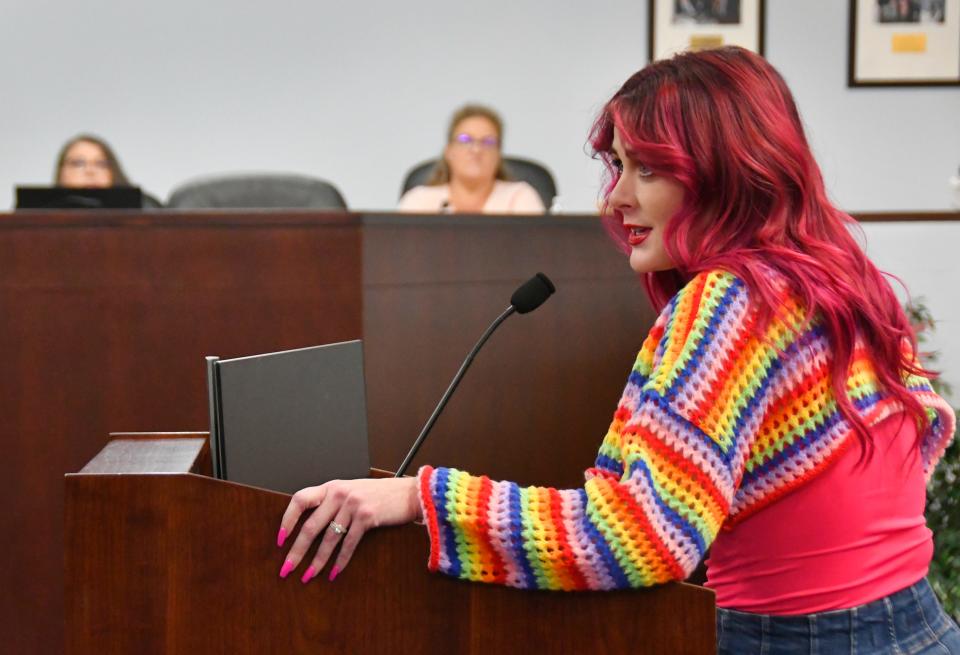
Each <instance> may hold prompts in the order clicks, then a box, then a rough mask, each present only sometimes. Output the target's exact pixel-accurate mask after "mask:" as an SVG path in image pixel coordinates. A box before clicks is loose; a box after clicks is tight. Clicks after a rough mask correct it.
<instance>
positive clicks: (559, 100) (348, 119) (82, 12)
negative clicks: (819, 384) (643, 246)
mask: <svg viewBox="0 0 960 655" xmlns="http://www.w3.org/2000/svg"><path fill="white" fill-rule="evenodd" d="M847 4H848V3H847V2H845V1H841V0H808V1H807V2H803V3H800V2H795V1H793V0H768V2H767V15H768V17H767V33H766V36H767V56H768V58H769V59H770V61H771V62H772V63H773V64H774V65H775V66H777V67H778V68H779V69H780V71H781V72H782V73H783V74H784V76H785V77H786V79H787V81H788V82H789V83H790V85H791V86H792V88H793V89H794V91H795V94H796V96H797V100H798V103H799V105H800V109H801V113H802V114H803V116H804V119H805V122H806V124H807V126H808V130H809V136H810V139H811V142H812V144H813V147H814V149H815V151H816V152H817V155H818V158H819V160H820V162H821V164H822V166H823V169H824V174H825V177H826V179H827V181H828V187H829V189H830V191H831V194H832V196H833V197H834V199H835V201H836V202H837V204H839V205H840V206H841V207H843V208H844V209H846V210H848V211H867V210H898V209H900V210H915V209H916V210H921V209H945V208H947V207H948V206H949V193H948V188H947V184H946V179H947V178H948V177H949V176H950V175H951V174H952V173H953V172H955V171H956V169H957V167H958V166H960V89H958V88H939V89H938V88H917V89H848V88H847V87H846V52H847V29H848V28H847V13H846V12H847ZM646 7H647V4H646V2H644V1H643V0H598V1H597V2H592V3H587V2H572V1H558V2H552V3H545V2H532V1H530V0H527V1H524V0H485V2H483V3H471V4H469V5H466V4H464V3H456V2H451V1H449V0H408V1H407V2H395V1H393V0H368V1H367V2H357V3H348V2H337V3H334V2H317V1H313V2H307V1H300V0H272V1H271V2H265V1H263V0H257V1H255V2H254V1H250V0H231V1H229V2H228V1H227V0H204V1H203V2H188V1H187V0H165V1H164V2H136V1H135V0H86V1H85V2H82V3H73V2H54V1H52V0H2V5H0V9H2V13H0V88H2V89H3V101H2V102H0V143H2V144H3V147H2V151H0V152H2V154H0V207H4V206H10V204H11V203H12V194H11V189H12V186H13V185H14V184H17V183H38V184H43V183H47V182H48V181H49V180H50V176H51V174H52V167H53V159H54V156H55V153H56V151H57V150H58V148H59V146H60V145H61V144H62V143H63V141H65V140H66V139H67V138H68V137H70V136H71V135H73V134H75V133H77V132H80V131H93V132H96V133H99V134H101V135H103V136H105V137H106V138H107V139H108V141H110V142H111V143H112V144H113V145H114V146H115V148H116V150H117V151H118V153H119V154H120V157H121V159H122V162H123V164H124V166H125V168H126V169H127V171H128V173H129V174H130V176H131V178H132V179H133V180H134V181H136V182H138V183H139V184H141V185H142V186H144V187H145V188H146V189H147V190H149V191H151V192H153V193H154V194H156V195H159V196H161V197H166V195H167V194H168V193H169V191H170V190H171V188H173V187H174V186H175V185H177V184H178V183H180V182H181V181H183V180H185V179H187V178H190V177H192V176H196V175H202V174H207V173H210V172H217V171H228V170H283V171H294V172H303V173H309V174H315V175H319V176H321V177H327V178H329V179H331V180H332V181H334V182H335V183H336V184H337V185H338V186H340V188H341V189H342V191H343V192H344V194H345V196H346V198H347V201H348V202H349V204H350V205H351V206H352V207H355V208H361V209H362V208H367V209H376V208H385V207H392V206H393V205H394V204H395V202H396V198H397V192H398V190H399V185H400V182H401V178H402V176H403V173H404V172H405V171H406V170H407V168H408V167H409V166H410V165H411V164H413V163H415V162H417V161H419V160H421V159H424V158H427V157H431V156H434V155H435V153H437V152H438V151H439V149H440V147H441V145H442V141H443V132H444V128H445V123H446V120H447V117H448V115H449V113H450V111H451V110H452V109H453V108H454V107H455V106H457V105H458V104H460V103H462V102H464V101H467V100H479V101H483V102H487V103H490V104H492V105H493V106H495V107H496V108H498V109H499V110H500V111H501V112H502V113H503V115H504V116H505V117H506V120H507V137H506V146H507V150H508V151H509V152H513V153H519V154H523V155H527V156H531V157H534V158H537V159H540V160H542V161H544V162H546V163H547V164H548V165H549V166H550V167H551V168H552V169H553V171H554V173H555V175H556V177H557V181H558V184H559V187H560V190H561V194H562V196H563V206H564V208H565V209H567V210H581V211H582V210H587V211H589V210H591V209H593V207H594V206H595V201H596V197H597V182H598V178H599V174H600V169H599V165H597V164H596V163H595V162H592V161H591V160H590V159H589V158H588V157H587V156H586V155H585V154H584V145H585V140H586V135H587V131H588V129H589V126H590V124H591V121H592V119H593V118H594V116H595V115H596V112H597V111H598V110H599V108H600V107H601V105H602V103H603V101H604V100H605V99H606V98H607V97H608V96H609V95H610V94H611V93H612V92H613V91H615V90H616V88H617V87H618V86H619V84H620V83H621V82H622V81H623V80H624V79H625V78H626V77H627V76H628V75H629V74H630V73H632V72H633V71H634V70H636V69H638V68H639V67H641V66H642V65H643V64H644V63H645V61H646V47H647V46H646V34H647V31H646V30H647V25H646ZM867 232H868V237H869V238H870V240H871V243H870V244H869V251H870V252H871V254H872V255H873V256H875V257H876V259H877V260H878V262H879V263H880V264H881V267H883V268H885V269H887V270H890V271H891V272H893V273H897V274H899V275H901V276H903V277H904V279H905V280H906V281H907V282H908V283H909V284H910V285H911V290H912V291H913V292H914V293H915V294H917V295H923V296H926V297H927V298H928V300H929V301H930V306H931V309H932V310H933V312H934V315H935V316H936V317H937V318H938V319H941V320H942V321H944V325H943V327H942V328H941V332H940V337H939V341H938V344H942V349H943V350H945V351H947V352H945V355H944V361H943V367H944V368H946V369H948V370H952V371H960V337H953V338H952V339H951V337H950V335H949V332H950V331H953V332H954V333H957V330H956V329H955V327H956V326H957V325H958V320H960V317H958V316H957V308H956V305H955V303H954V302H953V298H954V295H955V292H954V290H955V289H957V288H958V284H960V280H958V279H957V277H958V274H957V270H958V267H957V265H956V254H955V249H956V246H954V245H953V244H957V243H958V236H960V235H958V234H957V233H956V228H955V227H951V226H943V225H940V226H939V227H933V226H930V225H929V224H911V225H900V226H897V225H892V226H880V225H877V226H870V227H869V228H868V230H867ZM918 243H923V244H925V245H924V246H923V247H922V248H921V247H920V246H912V247H911V249H910V250H907V249H906V247H905V246H906V244H918ZM927 247H929V248H930V249H931V250H925V248H927ZM948 365H949V367H948ZM948 377H949V376H948ZM952 377H953V379H954V380H957V379H958V377H960V376H958V374H957V373H953V375H952ZM955 385H956V386H958V388H960V384H957V383H956V382H955Z"/></svg>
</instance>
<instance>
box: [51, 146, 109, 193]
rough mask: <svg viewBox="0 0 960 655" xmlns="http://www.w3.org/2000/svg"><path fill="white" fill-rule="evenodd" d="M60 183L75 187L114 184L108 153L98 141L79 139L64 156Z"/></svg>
mask: <svg viewBox="0 0 960 655" xmlns="http://www.w3.org/2000/svg"><path fill="white" fill-rule="evenodd" d="M59 183H60V186H65V187H73V188H78V187H101V188H102V187H109V186H113V173H112V172H111V171H110V162H109V161H108V160H107V154H106V153H105V152H104V151H103V149H101V148H100V146H98V145H97V144H96V143H91V142H90V141H77V142H76V143H74V144H73V145H72V146H70V149H69V150H67V154H66V156H65V157H64V158H63V168H61V169H60V180H59Z"/></svg>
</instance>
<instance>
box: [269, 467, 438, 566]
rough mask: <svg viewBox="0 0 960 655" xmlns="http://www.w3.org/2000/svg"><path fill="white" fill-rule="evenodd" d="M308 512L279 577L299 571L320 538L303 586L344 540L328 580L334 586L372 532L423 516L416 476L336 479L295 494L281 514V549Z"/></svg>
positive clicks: (279, 535) (279, 538) (279, 541)
mask: <svg viewBox="0 0 960 655" xmlns="http://www.w3.org/2000/svg"><path fill="white" fill-rule="evenodd" d="M310 509H313V514H311V515H310V517H309V518H307V519H306V520H305V521H304V522H303V525H302V526H301V528H300V533H299V534H298V535H297V537H296V539H295V540H294V542H293V546H292V547H291V548H290V552H289V553H287V558H286V560H285V561H284V563H283V567H282V568H281V569H280V577H281V578H286V577H287V576H288V575H289V574H290V572H291V571H293V570H294V569H295V568H297V566H299V564H300V562H301V560H303V558H304V556H305V555H306V554H307V551H308V550H309V549H310V545H311V544H313V542H314V541H315V540H316V539H317V538H318V537H322V540H321V541H320V546H319V548H317V554H316V555H315V556H314V558H313V561H311V562H310V566H308V567H307V570H306V571H304V573H303V575H302V576H301V578H300V581H301V582H304V583H306V582H309V581H310V580H311V579H313V578H315V577H316V576H317V575H318V574H319V573H320V571H322V570H323V567H324V566H325V565H326V564H327V561H328V560H329V559H330V556H331V555H332V554H333V551H334V549H335V548H336V546H337V543H338V542H339V541H340V540H341V539H342V540H343V544H342V545H341V546H340V553H339V554H338V555H337V559H336V561H335V562H334V565H333V568H332V569H330V574H329V576H328V579H329V580H330V581H331V582H333V580H334V578H336V577H337V575H338V574H339V573H340V572H341V571H342V570H343V569H344V568H346V566H347V563H348V562H349V561H350V558H351V557H352V556H353V551H354V550H356V548H357V544H358V543H360V539H361V538H362V537H363V535H364V534H365V533H366V532H367V531H368V530H370V529H372V528H377V527H380V526H383V525H402V524H404V523H410V522H412V521H416V520H419V519H420V518H421V516H420V499H419V497H418V496H417V478H386V479H380V480H333V481H331V482H327V483H326V484H322V485H320V486H319V487H307V488H306V489H301V490H300V491H298V492H297V493H295V494H293V498H291V499H290V504H289V505H287V510H286V511H285V512H284V513H283V519H282V520H281V521H280V532H278V533H277V546H283V544H284V543H285V542H286V540H287V537H288V536H290V535H292V534H293V532H294V530H295V529H296V527H297V522H298V521H299V520H300V517H301V516H302V515H303V513H304V512H306V511H307V510H310Z"/></svg>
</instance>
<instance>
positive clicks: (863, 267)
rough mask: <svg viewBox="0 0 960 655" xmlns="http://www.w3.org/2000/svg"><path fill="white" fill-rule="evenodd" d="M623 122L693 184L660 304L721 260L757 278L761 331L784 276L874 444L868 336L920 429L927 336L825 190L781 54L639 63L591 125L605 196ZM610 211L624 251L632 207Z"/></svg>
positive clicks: (667, 240)
mask: <svg viewBox="0 0 960 655" xmlns="http://www.w3.org/2000/svg"><path fill="white" fill-rule="evenodd" d="M614 128H616V129H617V132H618V133H619V135H620V139H621V142H622V143H623V147H624V149H625V150H626V154H628V156H629V157H630V158H631V159H633V160H635V161H639V162H642V163H643V164H644V165H645V166H647V167H648V168H650V169H651V170H652V171H653V172H654V173H655V174H657V175H663V176H667V177H670V178H673V179H675V180H677V181H678V182H679V183H680V184H681V185H683V187H684V199H683V202H682V205H681V208H680V209H679V211H678V212H677V214H675V215H674V216H673V217H672V218H671V220H670V222H669V223H668V225H667V227H666V229H665V230H664V244H665V247H666V249H667V252H668V254H669V255H670V257H671V258H672V259H673V262H674V263H675V265H676V269H675V270H671V271H665V272H657V273H647V274H645V275H644V279H643V282H644V287H645V288H646V291H647V294H648V296H649V297H650V300H651V302H652V304H653V305H654V307H655V308H656V309H657V311H660V310H661V309H662V308H663V307H664V306H665V304H666V303H667V302H668V301H669V299H670V298H671V297H672V296H673V295H674V294H675V293H676V292H677V291H679V290H680V288H681V287H682V286H683V284H685V283H686V282H687V281H689V280H690V279H691V278H692V277H693V276H694V275H696V274H697V273H700V272H702V271H705V270H713V269H722V270H726V271H729V272H731V273H733V274H734V275H736V276H738V277H739V278H741V279H742V280H743V281H744V282H745V283H746V285H747V288H748V289H750V292H751V297H752V298H753V299H754V302H755V303H756V306H757V310H758V317H759V327H760V329H763V327H764V326H765V325H766V324H767V323H768V321H769V320H770V319H771V318H772V317H773V316H774V315H775V313H776V312H777V307H778V305H779V302H778V293H777V288H776V285H775V280H776V279H778V278H779V279H782V280H785V281H786V282H787V283H788V284H789V285H790V287H791V290H792V291H793V292H794V293H796V294H797V296H798V298H799V299H800V300H801V301H802V302H803V303H804V304H805V307H806V309H807V313H808V317H809V319H810V320H813V318H814V317H818V316H819V317H820V318H821V319H822V326H823V329H824V330H825V332H826V334H827V338H828V339H829V341H830V344H831V347H832V349H833V361H832V362H831V375H832V385H833V391H834V395H835V397H836V399H837V403H838V405H839V407H840V410H841V412H842V413H843V415H844V417H845V418H846V419H847V420H848V422H849V423H850V424H851V425H852V426H853V428H854V429H855V431H856V433H857V435H858V438H859V440H860V443H861V444H862V445H863V446H864V448H865V450H864V452H866V450H867V447H868V446H872V442H871V440H870V435H869V432H868V430H867V427H866V426H865V425H864V423H863V420H862V419H861V418H860V416H859V414H858V413H857V412H856V411H855V408H854V407H853V404H852V403H851V402H850V400H849V398H848V396H847V393H846V380H847V373H848V371H849V368H850V365H851V363H852V360H853V355H854V346H855V340H856V338H857V337H858V336H859V337H860V338H861V339H862V340H863V343H864V347H865V348H866V350H867V355H868V356H869V357H870V359H871V360H872V361H873V364H874V367H875V368H876V372H877V376H878V378H879V381H880V383H881V384H882V385H883V387H884V390H885V391H886V392H887V393H889V394H892V395H893V396H894V397H895V398H896V399H898V400H899V401H900V402H901V403H902V404H903V406H904V408H905V409H906V410H907V412H908V413H909V414H910V415H911V416H913V417H914V419H915V420H916V421H917V423H918V427H919V428H920V433H921V434H922V430H923V428H925V427H926V425H927V422H928V421H927V416H926V414H925V412H924V411H923V408H922V406H921V405H920V403H919V402H918V401H917V400H916V398H914V396H913V395H912V394H911V393H910V392H909V391H908V390H907V389H906V387H905V386H904V382H903V374H904V373H906V372H908V373H911V374H918V375H923V376H925V377H933V374H932V373H930V372H929V371H926V370H924V369H922V368H921V367H920V366H919V365H918V364H917V363H916V361H914V358H913V353H916V352H918V351H917V344H916V336H915V335H914V333H913V330H912V328H911V326H910V323H909V321H908V319H907V317H906V315H905V313H904V311H903V309H902V308H901V306H900V303H899V302H898V301H897V298H896V296H895V295H894V293H893V290H892V289H891V288H890V285H889V283H888V282H887V280H886V279H885V278H884V276H883V274H882V273H881V272H880V271H879V270H877V268H876V266H874V265H873V263H872V262H870V260H869V259H867V257H866V256H865V255H864V253H863V251H862V250H861V249H860V247H859V246H858V245H857V243H856V241H855V240H854V238H853V236H852V235H851V233H850V227H851V226H853V225H856V221H854V220H853V219H852V218H851V217H850V216H849V215H847V214H845V213H843V212H842V211H840V210H839V209H837V208H836V207H834V206H833V205H832V204H831V203H830V201H829V200H828V199H827V194H826V191H825V189H824V185H823V178H822V176H821V174H820V169H819V167H818V166H817V163H816V161H814V158H813V154H812V153H811V152H810V146H809V145H808V143H807V139H806V137H805V135H804V130H803V125H802V123H801V121H800V115H799V113H798V111H797V107H796V104H795V103H794V100H793V97H792V95H791V93H790V90H789V89H788V88H787V85H786V83H785V82H784V80H783V78H782V77H781V76H780V74H779V73H777V71H776V70H774V68H773V67H772V66H771V65H770V64H768V63H767V62H766V61H765V60H764V59H763V58H762V57H760V56H758V55H755V54H753V53H751V52H750V51H748V50H744V49H743V48H738V47H732V46H731V47H724V48H719V49H715V50H705V51H700V52H689V53H683V54H680V55H677V56H675V57H673V58H672V59H666V60H662V61H658V62H655V63H653V64H651V65H649V66H647V67H646V68H644V69H643V70H641V71H639V72H638V73H635V74H634V75H633V76H632V77H631V78H630V79H628V80H627V81H626V82H625V83H624V84H623V86H622V87H621V88H620V90H619V91H617V92H616V93H615V94H614V96H613V98H611V99H610V101H609V102H607V104H606V106H605V107H604V109H603V111H602V113H601V115H600V117H599V118H598V119H597V121H596V123H595V124H594V126H593V130H592V132H591V136H590V144H591V146H592V147H593V150H594V152H595V153H596V154H597V155H599V156H600V157H601V158H602V159H604V161H605V162H606V163H607V168H608V171H609V173H610V175H611V180H610V183H609V184H608V185H607V187H606V190H605V193H604V204H605V205H606V197H607V196H609V193H610V191H611V190H612V189H613V187H614V186H615V184H616V181H617V177H616V176H617V171H616V169H615V168H614V167H613V165H612V155H611V147H612V142H613V130H614ZM603 213H604V215H605V217H606V221H607V227H608V229H609V231H610V232H611V234H612V235H613V236H614V238H615V239H616V240H617V241H618V242H620V243H621V244H623V247H624V249H627V245H626V229H625V228H624V227H623V223H622V221H623V217H622V215H621V214H620V213H619V212H618V211H616V210H611V208H609V207H605V208H604V212H603ZM905 344H909V349H907V348H905V347H904V346H905Z"/></svg>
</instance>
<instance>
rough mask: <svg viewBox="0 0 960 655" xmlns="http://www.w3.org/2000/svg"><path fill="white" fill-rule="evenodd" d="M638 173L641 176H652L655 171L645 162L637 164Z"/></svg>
mask: <svg viewBox="0 0 960 655" xmlns="http://www.w3.org/2000/svg"><path fill="white" fill-rule="evenodd" d="M637 174H638V175H640V177H650V176H651V175H653V171H652V170H650V168H649V167H647V166H644V165H643V164H637Z"/></svg>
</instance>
